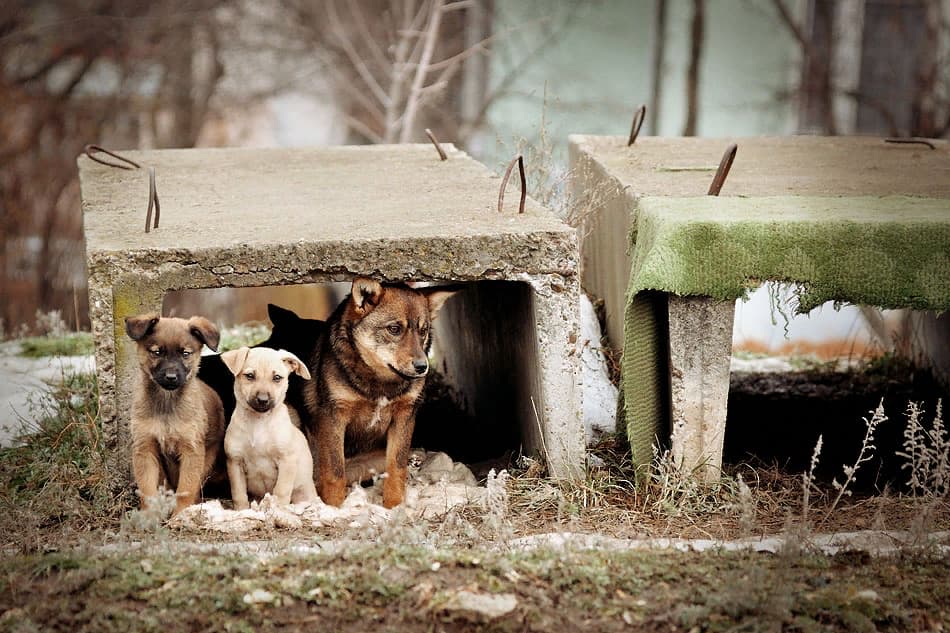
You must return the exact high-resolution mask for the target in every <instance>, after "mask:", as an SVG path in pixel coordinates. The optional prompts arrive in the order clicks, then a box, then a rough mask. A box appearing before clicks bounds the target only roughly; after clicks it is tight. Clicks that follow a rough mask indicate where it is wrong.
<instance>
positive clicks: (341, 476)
mask: <svg viewBox="0 0 950 633" xmlns="http://www.w3.org/2000/svg"><path fill="white" fill-rule="evenodd" d="M334 417H335V418H336V419H334ZM345 434H346V422H345V418H342V417H341V416H340V415H339V414H336V415H334V416H326V415H324V416H322V417H321V420H320V422H319V426H318V427H317V446H318V448H319V452H320V458H319V460H318V461H319V463H320V497H321V498H322V499H323V501H324V503H328V504H330V505H332V506H338V507H339V506H341V505H343V500H344V499H346V470H345V468H344V457H343V438H344V435H345Z"/></svg>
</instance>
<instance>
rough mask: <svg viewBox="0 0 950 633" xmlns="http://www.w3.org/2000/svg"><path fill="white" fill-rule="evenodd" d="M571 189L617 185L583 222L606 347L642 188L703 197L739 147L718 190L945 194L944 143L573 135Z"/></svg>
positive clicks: (732, 193)
mask: <svg viewBox="0 0 950 633" xmlns="http://www.w3.org/2000/svg"><path fill="white" fill-rule="evenodd" d="M569 141H570V157H571V173H572V174H573V178H574V184H573V186H574V188H575V191H577V190H578V188H581V189H588V190H591V189H594V188H598V187H599V188H601V189H603V190H605V191H610V190H617V191H619V192H621V193H619V195H615V196H608V197H607V199H606V202H607V203H606V204H605V205H603V207H602V208H600V209H599V210H597V211H596V212H595V213H593V214H591V216H590V217H589V218H588V220H587V222H586V223H585V225H584V226H583V227H582V230H581V233H582V235H583V242H582V245H581V274H582V285H583V287H584V289H585V290H587V291H588V292H590V293H592V294H594V295H595V296H597V297H600V298H602V299H603V300H604V302H605V304H606V305H605V307H606V311H607V333H608V336H609V338H610V342H611V345H613V346H614V347H615V348H616V349H618V350H619V349H620V347H621V346H622V336H621V334H620V333H621V332H622V331H623V311H624V294H625V292H626V290H627V282H628V280H629V273H630V252H629V245H628V243H627V239H628V236H629V235H630V228H631V227H632V226H633V222H634V220H635V217H636V209H637V201H638V200H639V199H640V198H641V197H643V196H669V197H680V196H704V195H706V193H707V191H708V190H709V184H710V183H711V182H712V178H713V175H714V174H715V173H716V168H717V167H718V166H719V161H720V159H721V158H722V154H723V152H724V151H725V149H726V147H727V146H728V145H729V144H730V143H733V142H735V143H738V145H739V151H738V154H737V155H736V161H735V162H734V163H733V166H732V170H731V171H730V173H729V177H728V178H727V179H726V182H725V185H724V186H723V188H722V192H721V193H720V197H740V196H741V197H743V198H750V197H759V196H783V195H794V196H886V195H909V196H920V197H926V198H950V142H947V141H944V140H935V141H932V142H933V143H934V144H935V145H936V149H934V150H931V149H929V148H927V147H925V146H923V145H902V144H890V143H885V142H884V141H883V140H882V139H879V138H869V137H819V136H783V137H752V138H719V139H717V138H696V137H679V138H660V137H643V136H641V137H640V138H638V139H637V142H636V143H635V144H634V145H633V146H630V147H627V139H626V137H619V136H587V135H572V136H571V137H570V139H569Z"/></svg>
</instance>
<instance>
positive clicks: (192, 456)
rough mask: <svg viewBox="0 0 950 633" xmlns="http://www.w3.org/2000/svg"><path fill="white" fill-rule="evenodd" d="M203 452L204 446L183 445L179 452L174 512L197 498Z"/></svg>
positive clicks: (200, 480) (201, 473)
mask: <svg viewBox="0 0 950 633" xmlns="http://www.w3.org/2000/svg"><path fill="white" fill-rule="evenodd" d="M204 467H205V452H204V447H203V446H199V447H193V446H189V447H185V448H184V449H183V450H182V453H181V469H180V474H179V475H178V489H177V490H176V491H175V497H176V499H177V501H176V503H175V512H173V513H172V514H173V515H174V514H178V513H179V512H181V511H182V510H184V509H185V508H187V507H188V506H190V505H191V504H193V503H194V502H195V501H197V499H198V492H199V491H200V490H201V484H202V479H203V478H204V469H205V468H204Z"/></svg>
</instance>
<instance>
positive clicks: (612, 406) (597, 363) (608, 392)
mask: <svg viewBox="0 0 950 633" xmlns="http://www.w3.org/2000/svg"><path fill="white" fill-rule="evenodd" d="M580 325H581V340H580V341H578V346H579V348H580V350H581V372H582V383H583V386H582V393H583V401H584V433H585V435H586V437H587V443H588V444H589V443H590V442H591V441H592V440H594V439H595V438H596V436H597V435H598V434H599V433H613V432H614V429H615V428H616V424H617V387H615V386H614V384H613V383H612V382H610V375H609V373H608V372H607V359H606V357H605V356H604V352H603V349H602V348H601V344H600V340H601V331H600V322H599V321H598V320H597V312H596V311H595V310H594V305H593V304H592V303H591V302H590V299H588V298H587V295H586V294H584V293H581V320H580Z"/></svg>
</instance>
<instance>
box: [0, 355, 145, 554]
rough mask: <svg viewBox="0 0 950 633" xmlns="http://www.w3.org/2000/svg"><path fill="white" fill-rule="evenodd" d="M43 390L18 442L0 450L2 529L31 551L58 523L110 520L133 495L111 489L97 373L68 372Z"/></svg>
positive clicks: (91, 525) (70, 526)
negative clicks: (118, 494)
mask: <svg viewBox="0 0 950 633" xmlns="http://www.w3.org/2000/svg"><path fill="white" fill-rule="evenodd" d="M45 396H46V397H44V398H42V399H41V400H40V401H39V402H34V403H33V408H34V414H35V416H36V420H35V421H33V422H30V423H29V424H28V427H27V429H26V432H24V433H23V434H22V435H21V436H19V437H18V438H17V443H16V444H15V445H14V446H12V447H9V448H3V449H0V534H2V535H3V539H4V540H5V541H6V543H5V544H6V545H7V546H18V547H22V548H25V549H28V550H29V549H37V548H41V547H42V546H43V543H44V541H46V540H47V539H48V538H49V537H50V536H52V535H54V534H55V533H58V532H60V531H61V530H59V529H58V528H62V530H66V531H70V532H75V531H77V530H80V531H81V530H89V529H95V528H102V527H109V526H110V525H112V524H115V523H116V521H117V519H118V518H119V517H120V516H121V512H122V511H123V510H124V509H125V507H126V502H127V500H123V499H119V500H117V499H115V498H114V496H113V495H112V493H111V492H110V489H109V482H108V477H107V475H106V472H107V468H106V449H105V447H104V446H103V442H102V429H101V428H100V424H99V416H98V407H99V404H98V391H97V388H96V379H95V376H93V375H92V374H88V373H69V372H67V373H66V374H64V376H63V383H62V384H60V385H55V386H50V387H49V392H48V393H47V394H45Z"/></svg>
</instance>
